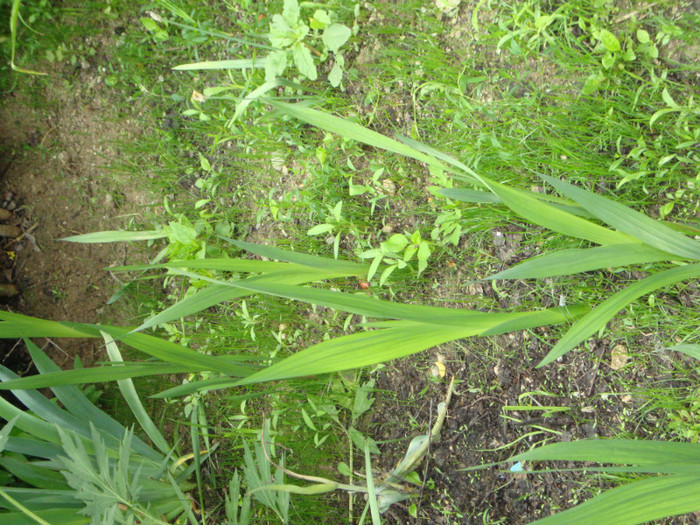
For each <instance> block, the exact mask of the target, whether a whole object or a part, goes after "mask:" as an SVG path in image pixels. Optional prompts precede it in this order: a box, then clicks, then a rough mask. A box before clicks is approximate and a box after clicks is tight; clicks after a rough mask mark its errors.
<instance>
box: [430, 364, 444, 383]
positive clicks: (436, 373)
mask: <svg viewBox="0 0 700 525" xmlns="http://www.w3.org/2000/svg"><path fill="white" fill-rule="evenodd" d="M430 372H431V373H432V374H433V377H439V378H440V379H442V378H443V377H445V372H446V370H445V365H444V364H443V363H441V362H440V361H435V362H434V363H433V366H431V367H430Z"/></svg>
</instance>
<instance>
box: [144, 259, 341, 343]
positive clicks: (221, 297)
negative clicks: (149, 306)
mask: <svg viewBox="0 0 700 525" xmlns="http://www.w3.org/2000/svg"><path fill="white" fill-rule="evenodd" d="M177 273H180V274H181V275H186V276H188V277H190V278H192V279H199V280H205V281H210V282H215V283H220V284H216V285H215V286H209V287H207V288H202V289H200V290H199V291H198V292H197V293H195V294H194V295H191V296H189V297H186V298H185V299H183V300H182V301H179V302H177V303H175V304H174V305H172V306H169V307H168V308H166V309H165V310H163V311H162V312H160V313H158V314H156V315H154V316H153V317H149V318H148V319H146V320H145V321H144V322H143V324H141V326H139V327H138V328H136V329H134V332H139V331H142V330H146V329H148V328H152V327H154V326H158V325H160V324H163V323H167V322H170V321H172V320H175V319H180V318H183V317H187V316H188V315H194V314H196V313H197V312H201V311H202V310H206V309H207V308H211V307H212V306H216V305H217V304H220V303H222V302H225V301H233V300H234V299H239V298H242V297H246V296H248V295H250V294H251V291H250V290H249V289H248V288H246V287H245V286H246V285H247V284H251V283H265V282H270V283H274V284H277V283H282V284H303V283H308V282H312V281H317V280H320V279H333V278H336V277H345V276H346V275H347V274H346V273H325V274H324V273H322V272H321V271H320V270H314V269H309V268H304V269H303V270H299V271H297V272H294V273H290V272H288V271H279V272H271V273H266V274H263V275H259V276H255V277H248V278H247V279H241V280H236V281H228V282H226V281H217V280H213V279H209V278H207V277H204V276H202V275H198V274H193V273H187V272H177ZM236 283H241V285H240V286H236Z"/></svg>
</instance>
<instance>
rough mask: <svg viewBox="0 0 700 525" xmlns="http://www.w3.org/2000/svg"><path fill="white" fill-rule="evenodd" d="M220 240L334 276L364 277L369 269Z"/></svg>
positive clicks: (227, 239)
mask: <svg viewBox="0 0 700 525" xmlns="http://www.w3.org/2000/svg"><path fill="white" fill-rule="evenodd" d="M220 238H221V239H222V240H225V241H227V242H229V243H231V244H233V245H234V246H237V247H238V248H240V249H241V250H246V251H248V252H250V253H253V254H255V255H258V256H260V257H268V258H270V259H277V260H278V261H286V262H289V263H294V264H297V265H299V266H306V267H309V268H318V269H322V270H326V271H328V272H330V273H333V274H336V273H338V274H343V275H347V276H353V275H357V276H362V275H364V274H366V273H367V269H368V267H369V265H367V264H358V263H354V262H350V261H341V260H338V259H331V258H329V257H320V256H318V255H308V254H306V253H298V252H293V251H291V250H284V249H282V248H276V247H274V246H265V245H262V244H255V243H252V242H245V241H237V240H234V239H229V238H227V237H220ZM319 280H320V278H319Z"/></svg>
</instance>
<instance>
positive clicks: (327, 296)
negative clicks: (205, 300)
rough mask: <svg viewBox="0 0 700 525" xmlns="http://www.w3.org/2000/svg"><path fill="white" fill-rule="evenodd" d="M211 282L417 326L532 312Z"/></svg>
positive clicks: (495, 319)
mask: <svg viewBox="0 0 700 525" xmlns="http://www.w3.org/2000/svg"><path fill="white" fill-rule="evenodd" d="M181 274H182V275H185V276H193V275H195V274H190V273H188V272H181ZM204 279H205V280H208V281H210V282H214V283H217V284H223V285H226V286H232V287H236V288H244V289H246V290H249V291H251V292H257V293H264V294H269V295H276V296H279V297H286V298H288V299H294V300H298V301H304V302H308V303H313V304H317V305H321V306H325V307H328V308H334V309H337V310H343V311H346V312H350V313H354V314H358V315H365V316H369V317H379V318H387V319H405V320H411V321H416V322H420V323H432V324H436V325H442V326H445V325H451V326H459V327H462V326H465V325H466V324H469V323H472V324H473V323H479V322H488V323H489V325H490V326H493V325H496V324H500V323H505V322H508V321H510V320H513V319H518V318H520V317H522V316H527V315H531V312H521V313H504V312H499V313H487V312H479V311H473V310H461V309H457V308H441V307H436V306H423V305H412V304H397V303H393V302H389V301H382V300H380V299H374V298H371V297H367V296H365V295H361V294H350V293H344V292H336V291H331V290H324V289H319V288H311V287H304V286H292V285H287V284H280V283H278V282H267V281H261V280H257V281H253V280H249V279H245V280H242V281H230V282H228V283H224V282H222V281H217V280H215V279H209V278H206V277H205V278H204Z"/></svg>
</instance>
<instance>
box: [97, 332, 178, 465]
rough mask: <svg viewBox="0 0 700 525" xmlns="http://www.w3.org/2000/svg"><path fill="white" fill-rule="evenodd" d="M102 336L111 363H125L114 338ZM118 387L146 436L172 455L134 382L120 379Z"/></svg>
mask: <svg viewBox="0 0 700 525" xmlns="http://www.w3.org/2000/svg"><path fill="white" fill-rule="evenodd" d="M101 334H102V337H103V339H104V341H105V347H106V349H107V355H108V356H109V359H110V361H112V362H121V361H123V359H122V354H121V352H120V351H119V348H118V347H117V343H115V342H114V339H113V338H112V336H110V335H107V334H106V333H104V332H101ZM117 385H118V386H119V391H120V392H121V393H122V397H123V398H124V401H126V404H127V405H129V408H130V409H131V412H132V414H134V417H135V418H136V421H138V422H139V424H140V425H141V428H143V430H144V431H145V432H146V435H147V436H148V437H149V438H150V440H151V441H152V442H153V444H154V445H155V446H156V447H157V448H158V449H160V451H161V452H162V453H163V454H165V455H168V454H169V453H170V445H168V442H167V441H166V439H165V438H164V437H163V434H161V433H160V430H158V427H156V425H155V423H153V420H152V419H151V417H150V416H149V415H148V413H147V412H146V409H145V408H144V407H143V404H142V403H141V399H139V395H138V394H137V393H136V387H135V386H134V383H133V381H131V379H120V380H119V381H117Z"/></svg>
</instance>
